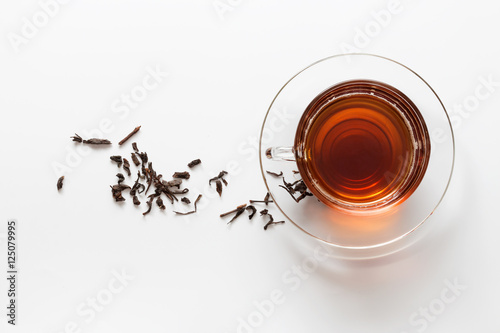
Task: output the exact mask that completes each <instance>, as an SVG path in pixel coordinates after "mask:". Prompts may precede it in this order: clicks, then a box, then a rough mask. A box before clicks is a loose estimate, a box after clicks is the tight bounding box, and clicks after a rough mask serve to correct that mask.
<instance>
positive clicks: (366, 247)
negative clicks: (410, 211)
mask: <svg viewBox="0 0 500 333" xmlns="http://www.w3.org/2000/svg"><path fill="white" fill-rule="evenodd" d="M349 56H366V57H375V58H379V59H383V60H387V61H390V62H392V63H394V64H396V65H399V66H401V67H403V68H405V69H407V70H408V71H410V72H411V73H413V74H414V75H415V76H416V77H417V78H419V79H420V80H421V81H422V82H423V83H424V84H425V85H426V86H427V87H428V88H429V89H430V90H431V92H432V93H433V94H434V96H435V97H436V98H437V100H438V101H439V104H440V105H441V107H442V108H443V111H444V114H445V116H446V120H447V121H448V124H449V127H450V132H451V144H452V148H453V151H452V161H451V169H450V174H449V177H448V181H447V183H446V186H445V188H444V191H443V194H442V195H441V197H440V198H439V200H438V202H437V203H436V205H435V206H434V208H433V209H432V211H431V212H430V213H429V214H428V215H427V216H425V218H423V219H422V221H420V222H419V223H418V224H417V225H416V226H414V227H413V228H412V229H411V230H409V231H407V232H405V233H403V234H401V235H399V236H398V237H395V238H393V239H391V240H389V241H386V242H382V243H378V244H374V245H367V246H345V245H339V244H335V243H332V242H329V241H327V240H324V239H322V238H320V237H318V236H315V235H313V234H312V233H310V232H308V231H306V230H305V229H304V228H302V227H301V226H299V225H298V224H297V223H295V222H294V221H293V219H291V218H290V217H289V216H288V214H287V213H285V212H284V211H283V209H282V208H281V207H280V205H279V204H278V203H277V201H276V200H275V198H274V196H273V194H272V191H271V190H270V187H269V184H268V183H267V178H266V173H265V170H264V168H263V161H262V155H263V154H262V149H263V148H262V137H263V133H264V129H265V125H266V121H267V117H268V116H269V113H270V111H271V108H272V107H273V105H274V103H275V101H276V99H277V98H278V96H279V95H280V94H281V92H282V91H283V90H284V89H285V87H286V86H287V85H288V84H289V83H290V82H291V81H292V80H294V79H295V78H296V77H297V76H299V75H300V74H301V73H302V72H304V71H306V70H308V69H309V68H311V67H313V66H315V65H317V64H319V63H321V62H324V61H327V60H330V59H333V58H340V57H349ZM259 164H260V171H261V175H262V179H263V180H264V184H265V185H266V189H267V191H268V193H270V195H271V197H272V198H273V201H274V204H275V205H276V207H277V208H278V209H279V211H280V212H281V213H282V214H283V215H284V216H285V217H286V218H287V219H288V221H290V222H291V223H292V224H293V225H294V226H295V227H297V228H298V229H299V230H301V231H302V232H304V233H305V234H307V235H309V236H311V237H313V238H314V239H316V240H318V241H320V242H321V243H324V244H327V245H330V246H332V247H335V248H338V249H349V250H368V249H376V248H381V247H384V246H387V245H390V244H394V243H396V242H398V241H400V240H402V239H403V238H406V236H408V235H409V234H411V233H412V232H414V231H415V230H417V229H418V228H420V227H421V226H422V225H423V224H424V222H426V221H427V220H428V218H429V217H430V216H431V215H432V214H433V213H434V212H435V211H436V209H437V208H438V207H439V206H440V204H441V202H442V201H443V199H444V197H445V195H446V193H447V192H448V188H449V186H450V183H451V179H452V176H453V171H454V168H455V135H454V132H453V126H452V124H451V121H450V116H449V114H448V111H447V110H446V107H445V106H444V104H443V102H442V101H441V99H440V98H439V96H438V94H437V93H436V91H435V90H434V89H433V88H432V86H431V85H430V84H429V83H428V82H427V81H426V80H424V78H423V77H422V76H420V75H419V74H418V73H417V72H415V71H414V70H412V69H411V68H410V67H408V66H406V65H403V64H402V63H400V62H398V61H396V60H393V59H390V58H388V57H384V56H381V55H376V54H371V53H343V54H335V55H332V56H328V57H325V58H322V59H320V60H317V61H315V62H313V63H312V64H310V65H308V66H307V67H305V68H303V69H302V70H300V71H299V72H297V73H296V74H295V75H293V76H292V77H291V78H290V79H289V80H288V81H287V82H286V83H285V84H284V85H283V86H282V87H281V88H280V89H279V90H278V92H277V93H276V95H275V96H274V98H273V100H272V101H271V104H270V105H269V108H268V109H267V111H266V115H265V117H264V120H263V122H262V127H261V131H260V136H259Z"/></svg>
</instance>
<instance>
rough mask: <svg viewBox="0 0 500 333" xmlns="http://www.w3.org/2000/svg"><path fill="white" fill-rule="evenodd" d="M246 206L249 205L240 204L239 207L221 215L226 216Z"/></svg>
mask: <svg viewBox="0 0 500 333" xmlns="http://www.w3.org/2000/svg"><path fill="white" fill-rule="evenodd" d="M246 206H247V204H243V205H239V206H238V207H236V208H235V209H233V210H230V211H229V212H226V213H222V214H220V217H224V216H228V215H231V214H232V213H236V212H237V211H238V210H239V209H241V208H245V207H246Z"/></svg>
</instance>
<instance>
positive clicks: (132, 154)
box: [130, 153, 141, 166]
mask: <svg viewBox="0 0 500 333" xmlns="http://www.w3.org/2000/svg"><path fill="white" fill-rule="evenodd" d="M130 157H131V158H132V162H134V164H135V166H139V165H140V164H141V162H139V159H138V158H137V155H136V154H135V153H130Z"/></svg>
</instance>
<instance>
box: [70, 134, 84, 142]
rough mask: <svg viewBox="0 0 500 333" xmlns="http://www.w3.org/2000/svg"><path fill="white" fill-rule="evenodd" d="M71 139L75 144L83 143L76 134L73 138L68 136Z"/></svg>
mask: <svg viewBox="0 0 500 333" xmlns="http://www.w3.org/2000/svg"><path fill="white" fill-rule="evenodd" d="M70 138H71V139H73V141H75V142H78V143H82V142H83V139H82V137H81V136H79V135H78V134H76V133H75V135H74V136H70Z"/></svg>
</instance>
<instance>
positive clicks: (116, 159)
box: [109, 155, 123, 167]
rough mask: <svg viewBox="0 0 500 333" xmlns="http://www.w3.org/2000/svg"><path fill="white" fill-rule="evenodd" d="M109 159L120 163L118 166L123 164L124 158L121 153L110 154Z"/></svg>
mask: <svg viewBox="0 0 500 333" xmlns="http://www.w3.org/2000/svg"><path fill="white" fill-rule="evenodd" d="M109 159H110V160H112V161H113V162H116V163H117V164H118V167H121V166H122V163H123V160H122V157H121V156H120V155H113V156H110V157H109Z"/></svg>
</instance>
